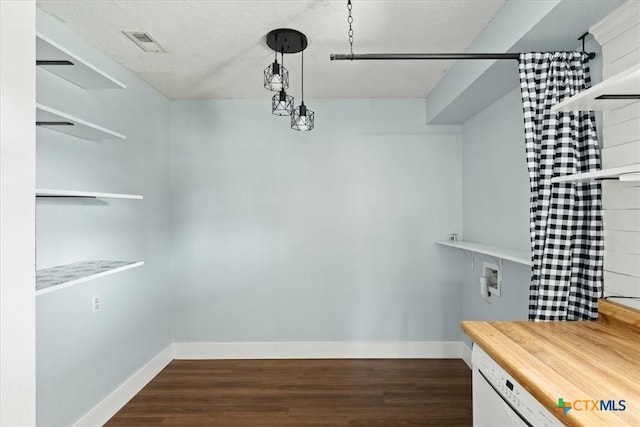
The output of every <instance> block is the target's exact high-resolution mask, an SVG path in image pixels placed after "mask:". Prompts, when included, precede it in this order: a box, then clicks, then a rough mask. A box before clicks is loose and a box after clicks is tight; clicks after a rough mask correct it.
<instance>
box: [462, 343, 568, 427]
mask: <svg viewBox="0 0 640 427" xmlns="http://www.w3.org/2000/svg"><path fill="white" fill-rule="evenodd" d="M472 363H473V369H474V374H476V371H478V372H477V373H479V374H480V375H474V381H475V380H476V379H479V378H481V379H483V380H486V381H487V382H488V383H489V385H491V387H492V388H493V390H494V391H495V392H496V393H497V394H499V395H500V397H501V398H502V400H504V401H505V403H507V405H509V406H510V407H511V409H512V410H513V411H514V412H515V413H516V414H517V415H518V416H519V417H520V418H521V419H522V420H523V421H524V422H525V423H526V424H528V425H532V426H536V427H538V426H540V427H562V426H564V424H563V423H562V422H561V421H560V420H559V419H558V418H556V417H555V416H554V414H552V413H551V412H550V411H549V410H548V409H547V408H545V407H544V406H543V405H542V404H541V403H540V402H538V401H537V400H536V399H535V398H534V397H533V396H532V395H531V394H530V393H529V392H528V391H527V390H526V389H525V388H524V387H523V386H522V385H520V384H519V383H517V382H516V381H515V380H514V379H513V378H512V377H511V375H509V374H508V373H507V372H506V371H505V370H504V369H503V368H502V367H501V366H500V365H498V363H497V362H496V361H495V360H493V359H492V358H491V357H490V356H489V355H488V354H487V353H486V352H485V351H484V350H482V349H481V348H480V347H479V346H477V345H474V346H473V352H472Z"/></svg>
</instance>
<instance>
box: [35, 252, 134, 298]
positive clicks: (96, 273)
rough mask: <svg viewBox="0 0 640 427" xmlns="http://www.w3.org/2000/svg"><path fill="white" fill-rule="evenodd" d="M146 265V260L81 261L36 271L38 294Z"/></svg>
mask: <svg viewBox="0 0 640 427" xmlns="http://www.w3.org/2000/svg"><path fill="white" fill-rule="evenodd" d="M141 265H144V261H105V260H97V261H81V262H76V263H73V264H66V265H59V266H57V267H51V268H44V269H42V270H38V271H36V296H38V295H43V294H48V293H49V292H53V291H57V290H60V289H64V288H68V287H69V286H73V285H77V284H79V283H83V282H87V281H89V280H93V279H97V278H99V277H104V276H108V275H110V274H115V273H119V272H121V271H125V270H129V269H131V268H135V267H140V266H141Z"/></svg>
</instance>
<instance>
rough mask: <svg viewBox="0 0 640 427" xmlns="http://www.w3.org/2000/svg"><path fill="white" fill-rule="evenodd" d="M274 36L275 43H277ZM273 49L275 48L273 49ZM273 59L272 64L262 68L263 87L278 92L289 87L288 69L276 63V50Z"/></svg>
mask: <svg viewBox="0 0 640 427" xmlns="http://www.w3.org/2000/svg"><path fill="white" fill-rule="evenodd" d="M275 37H276V44H277V43H278V41H277V37H278V35H277V34H276V35H275ZM274 50H275V49H274ZM275 53H276V55H275V58H274V59H273V64H271V65H269V66H268V67H267V68H265V69H264V87H265V88H266V89H269V90H270V91H273V92H280V91H281V90H287V89H288V88H289V71H288V70H287V69H286V68H284V66H280V64H278V51H277V50H276V51H275Z"/></svg>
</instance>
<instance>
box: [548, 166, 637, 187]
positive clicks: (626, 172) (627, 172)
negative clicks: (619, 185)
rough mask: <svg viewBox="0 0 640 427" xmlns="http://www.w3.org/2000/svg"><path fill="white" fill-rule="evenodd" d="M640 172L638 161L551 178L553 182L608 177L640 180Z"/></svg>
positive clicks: (621, 179)
mask: <svg viewBox="0 0 640 427" xmlns="http://www.w3.org/2000/svg"><path fill="white" fill-rule="evenodd" d="M638 173H640V163H636V164H634V165H627V166H619V167H617V168H609V169H601V170H599V171H594V172H585V173H577V174H574V175H565V176H556V177H554V178H551V182H552V183H557V182H580V181H593V180H596V179H606V178H609V179H611V178H613V179H619V180H620V181H638V180H640V177H638Z"/></svg>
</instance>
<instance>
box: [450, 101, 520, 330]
mask: <svg viewBox="0 0 640 427" xmlns="http://www.w3.org/2000/svg"><path fill="white" fill-rule="evenodd" d="M523 129H524V128H523V116H522V101H521V99H520V90H519V89H515V90H513V91H511V92H510V93H509V94H507V95H506V96H505V97H503V98H501V99H500V100H498V101H497V102H495V103H494V104H493V105H491V106H489V107H488V108H486V109H485V110H483V111H481V112H480V113H478V114H477V115H475V116H474V117H472V118H471V119H469V120H468V121H467V122H466V123H465V124H464V148H463V177H464V178H463V188H464V191H463V194H464V208H463V212H464V215H463V218H464V227H463V229H464V239H465V240H469V241H472V242H479V243H485V244H488V245H493V246H499V247H504V248H511V249H519V250H524V251H526V250H529V247H530V244H529V180H528V175H527V164H526V161H525V147H524V130H523ZM485 261H486V262H491V263H493V264H496V260H495V259H494V258H491V257H485V256H482V255H476V257H475V270H473V269H472V264H471V261H470V260H469V258H468V257H465V258H464V261H463V262H462V271H463V274H464V276H463V277H464V282H463V298H462V318H463V319H465V320H526V316H527V309H528V292H529V282H530V276H531V273H530V267H528V266H525V265H521V264H516V263H513V262H509V261H504V263H503V272H502V279H503V282H502V292H501V294H502V295H501V296H499V297H498V296H494V297H491V298H490V304H487V303H486V302H485V301H484V299H483V298H482V297H481V296H480V276H482V263H483V262H485Z"/></svg>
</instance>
